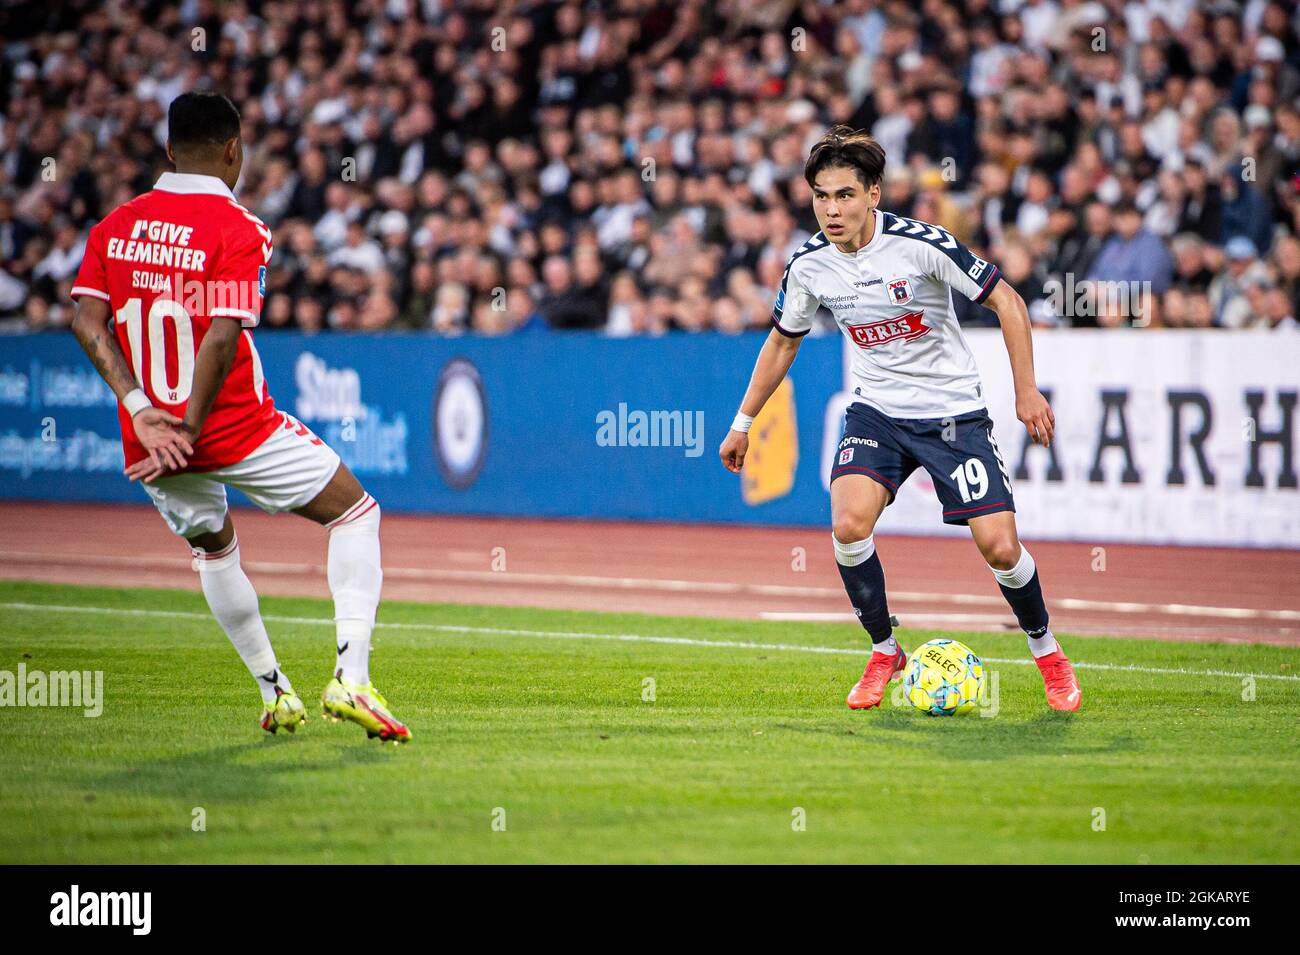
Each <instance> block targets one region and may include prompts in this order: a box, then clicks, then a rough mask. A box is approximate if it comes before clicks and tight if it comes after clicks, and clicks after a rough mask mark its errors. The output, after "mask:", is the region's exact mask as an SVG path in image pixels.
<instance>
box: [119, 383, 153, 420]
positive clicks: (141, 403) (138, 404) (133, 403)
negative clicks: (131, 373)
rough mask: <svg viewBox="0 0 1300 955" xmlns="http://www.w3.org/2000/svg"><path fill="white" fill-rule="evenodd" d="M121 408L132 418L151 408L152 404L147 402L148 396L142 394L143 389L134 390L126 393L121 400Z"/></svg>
mask: <svg viewBox="0 0 1300 955" xmlns="http://www.w3.org/2000/svg"><path fill="white" fill-rule="evenodd" d="M122 407H123V408H125V409H126V413H127V414H129V415H130V416H131V417H132V418H134V417H135V416H136V415H138V414H139V413H140V412H141V411H143V410H144V409H145V408H152V407H153V402H152V401H150V400H149V396H148V395H146V394H145V393H144V389H143V388H134V389H132V390H131V391H128V392H127V393H126V396H125V397H124V398H123V399H122Z"/></svg>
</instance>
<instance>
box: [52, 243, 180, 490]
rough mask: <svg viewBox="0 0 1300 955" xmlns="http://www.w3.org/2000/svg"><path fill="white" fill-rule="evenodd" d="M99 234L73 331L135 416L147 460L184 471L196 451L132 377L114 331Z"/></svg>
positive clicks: (81, 274)
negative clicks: (151, 402)
mask: <svg viewBox="0 0 1300 955" xmlns="http://www.w3.org/2000/svg"><path fill="white" fill-rule="evenodd" d="M97 231H98V230H97V229H96V230H92V232H91V240H90V241H89V242H87V244H86V255H85V258H84V259H83V261H82V263H81V269H80V270H79V271H78V273H77V281H76V284H75V285H74V287H73V290H72V293H73V295H74V296H75V297H76V300H77V314H76V315H75V316H74V317H73V319H72V333H73V334H74V335H76V336H77V341H78V342H79V343H80V345H81V348H82V351H84V352H85V353H86V355H87V356H88V357H89V358H90V361H91V363H92V364H94V366H95V370H96V371H97V372H99V376H100V377H101V378H103V379H104V381H105V382H106V383H107V384H108V387H110V388H112V389H113V394H114V395H116V396H117V400H118V401H119V402H121V403H122V405H123V406H124V407H126V408H127V409H128V410H129V411H130V412H131V424H132V426H133V427H134V428H135V436H136V437H137V438H139V440H140V444H141V445H143V446H144V449H145V450H146V451H148V452H149V460H150V461H151V462H152V463H153V465H154V466H155V467H157V468H158V470H159V471H160V472H161V471H162V470H165V469H166V468H183V467H184V466H185V460H186V457H187V456H188V455H191V454H193V453H194V448H193V446H192V445H191V444H190V442H189V441H188V440H187V439H186V437H185V435H183V434H181V433H180V431H178V430H177V429H176V426H177V425H179V424H180V423H181V419H180V418H178V417H176V416H175V415H173V414H171V413H170V412H168V411H166V410H164V409H162V408H156V407H154V406H153V405H152V404H150V403H149V398H148V396H147V395H145V393H144V390H143V389H142V388H141V387H140V385H139V383H138V382H137V381H136V380H135V376H134V375H132V374H131V367H130V365H129V364H128V363H127V360H126V355H124V354H123V353H122V346H121V345H120V344H118V341H117V336H116V335H114V334H113V330H112V328H111V327H110V322H111V321H112V312H111V310H110V307H109V296H108V291H107V289H108V281H107V278H106V276H105V270H104V260H103V256H102V249H101V248H100V243H99V242H98V241H96V240H97V238H98V236H97V235H96V233H97Z"/></svg>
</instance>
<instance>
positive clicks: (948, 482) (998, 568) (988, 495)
mask: <svg viewBox="0 0 1300 955" xmlns="http://www.w3.org/2000/svg"><path fill="white" fill-rule="evenodd" d="M905 425H906V427H907V429H908V430H909V431H910V441H911V444H910V447H911V448H912V453H913V454H914V455H915V456H916V457H917V458H918V459H919V460H920V461H921V463H922V465H924V467H925V469H926V471H928V472H929V474H930V477H931V479H932V480H933V481H934V489H935V493H936V494H937V495H938V497H939V502H940V504H942V505H943V521H944V523H945V524H966V525H969V527H970V530H971V534H972V536H973V537H974V538H975V544H976V546H978V547H979V549H980V553H981V554H983V555H984V560H985V561H986V562H987V563H988V565H989V568H990V569H991V570H992V571H993V574H994V576H995V577H996V578H997V581H998V586H999V587H1001V589H1002V595H1003V596H1004V597H1006V599H1007V603H1008V604H1010V605H1011V610H1012V612H1014V613H1015V615H1016V620H1017V621H1019V623H1020V627H1021V629H1022V630H1024V631H1025V635H1026V636H1027V638H1028V639H1029V648H1030V651H1031V652H1032V653H1033V654H1034V659H1035V661H1036V662H1037V663H1038V668H1039V670H1040V671H1042V674H1043V683H1044V686H1045V687H1046V689H1047V701H1048V703H1049V704H1051V706H1052V708H1053V709H1057V710H1077V709H1078V708H1079V702H1080V699H1081V693H1080V691H1079V682H1078V680H1077V679H1076V678H1075V675H1074V668H1073V667H1071V666H1070V661H1069V660H1068V659H1067V658H1066V656H1065V653H1064V652H1063V651H1062V650H1061V648H1060V645H1059V644H1058V643H1057V642H1056V638H1055V637H1054V636H1053V635H1052V631H1051V630H1050V629H1049V627H1048V619H1047V604H1046V603H1045V602H1044V601H1043V588H1042V586H1041V584H1040V583H1039V580H1038V570H1037V568H1036V567H1035V566H1034V558H1033V557H1031V556H1030V554H1029V551H1028V550H1027V549H1026V548H1025V547H1023V546H1022V545H1021V543H1020V537H1019V535H1018V534H1017V533H1016V515H1015V510H1016V505H1015V500H1014V499H1013V497H1012V492H1011V477H1010V475H1009V474H1008V473H1007V469H1006V465H1005V463H1004V462H1003V460H1002V453H1001V452H1000V451H999V450H998V445H997V441H996V440H995V439H994V437H993V422H992V421H991V420H990V419H989V416H988V412H986V411H984V410H982V409H981V410H979V411H974V412H970V413H968V414H964V415H959V416H957V417H954V418H942V419H929V420H924V421H914V422H906V423H905Z"/></svg>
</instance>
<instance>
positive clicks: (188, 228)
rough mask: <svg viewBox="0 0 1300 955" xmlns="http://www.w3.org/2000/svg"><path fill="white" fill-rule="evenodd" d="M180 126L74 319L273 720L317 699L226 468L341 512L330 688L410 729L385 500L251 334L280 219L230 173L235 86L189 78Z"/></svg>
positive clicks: (334, 515) (108, 221)
mask: <svg viewBox="0 0 1300 955" xmlns="http://www.w3.org/2000/svg"><path fill="white" fill-rule="evenodd" d="M167 127H168V143H167V156H168V158H169V159H171V160H172V161H173V162H174V163H175V164H176V172H174V173H171V172H169V173H164V174H163V175H162V177H161V178H160V179H159V180H158V184H157V185H156V186H155V187H154V188H153V190H152V191H150V192H147V193H145V194H144V195H142V196H139V197H137V198H135V199H132V200H131V201H130V202H128V203H126V204H124V205H122V206H119V207H118V208H117V209H115V210H113V212H111V213H109V215H108V216H107V217H106V218H105V219H104V220H103V221H102V222H100V223H99V224H98V225H96V226H95V227H94V228H93V229H91V231H90V239H89V240H88V242H87V244H86V255H85V258H84V260H83V261H82V263H81V270H80V271H79V272H78V273H77V281H76V284H75V285H74V286H73V288H72V297H73V298H75V299H76V300H77V316H76V318H75V319H74V320H73V323H72V328H73V331H74V332H75V333H76V335H77V340H78V341H79V342H81V346H82V348H84V349H85V351H86V354H87V355H89V356H90V359H91V361H93V362H94V364H95V368H96V369H97V370H98V371H99V373H100V375H101V376H103V378H104V380H105V381H106V382H108V385H109V387H110V388H112V389H113V392H114V393H115V394H116V395H117V398H118V401H119V403H120V404H119V407H118V417H119V419H120V424H121V426H122V445H123V449H124V451H125V454H126V465H127V467H126V475H127V477H129V478H130V479H131V480H133V481H141V482H143V483H144V488H145V490H146V491H147V492H148V494H149V497H150V498H152V500H153V502H154V504H155V505H156V506H157V508H158V511H159V512H160V513H161V514H162V517H163V519H164V520H165V521H166V522H167V526H168V527H170V528H171V529H172V531H173V532H174V533H176V534H178V535H179V536H181V537H183V538H185V539H186V540H187V541H188V542H189V544H190V548H191V551H192V553H193V556H194V569H195V570H197V571H198V574H199V582H200V584H201V585H202V588H203V595H204V597H206V598H207V601H208V606H209V607H210V608H211V609H212V614H213V616H215V617H216V618H217V622H218V623H219V624H220V625H221V627H222V629H223V630H225V632H226V635H227V636H228V637H230V640H231V642H232V643H233V644H234V645H235V649H236V650H237V651H238V652H239V655H240V657H241V658H242V659H243V661H244V664H245V665H246V666H247V667H248V669H249V672H250V673H251V674H252V675H253V677H254V679H255V680H256V682H257V686H258V689H259V690H261V693H262V704H263V706H262V716H261V726H262V729H264V730H267V731H268V732H271V733H274V732H275V731H276V730H277V729H286V730H288V731H290V732H293V731H294V730H296V729H297V727H298V725H299V724H300V723H301V722H302V721H303V719H304V718H305V716H304V707H303V704H302V701H301V700H300V699H299V697H298V695H297V694H296V693H295V692H294V690H293V686H292V685H291V684H290V683H289V678H288V677H287V676H286V675H285V672H284V670H283V668H282V667H281V666H280V664H279V662H278V661H277V660H276V656H275V651H274V650H273V649H272V648H271V641H270V639H269V638H268V637H267V633H266V625H265V624H264V623H263V622H262V615H261V612H260V611H259V609H258V603H257V592H256V591H255V590H253V585H252V584H251V583H250V582H249V580H248V577H246V576H245V575H244V571H243V569H242V567H241V566H240V558H239V542H238V540H237V538H236V537H235V526H234V524H233V523H232V522H231V520H230V514H229V513H228V511H227V510H226V485H227V484H230V485H233V486H235V487H237V488H239V489H240V490H241V491H243V492H244V493H245V494H246V495H247V496H248V498H249V499H250V500H251V501H252V502H253V503H254V504H256V505H258V506H259V507H261V508H262V509H263V510H265V511H269V512H273V513H274V512H278V511H293V512H294V513H295V514H301V515H302V516H303V517H306V518H308V519H310V520H312V521H315V522H316V523H318V524H321V525H323V526H324V527H325V528H327V529H328V531H329V554H328V558H327V572H328V577H329V585H330V591H331V593H332V594H333V596H334V614H335V629H336V635H337V637H338V647H337V649H338V658H337V661H336V665H335V669H334V676H333V678H332V679H331V680H330V681H329V682H328V683H327V684H326V686H325V690H324V693H323V694H322V696H321V705H322V707H323V709H324V711H325V713H326V715H327V716H329V717H332V718H334V719H340V720H342V719H346V720H351V721H352V722H354V723H357V724H359V725H360V726H362V727H363V728H364V729H365V730H366V732H367V733H368V734H369V735H370V736H371V737H379V738H380V739H383V740H392V741H394V742H405V741H407V740H409V739H410V738H411V733H410V730H408V729H407V728H406V726H404V725H403V724H402V723H401V721H400V720H398V719H397V718H396V717H395V716H394V715H393V714H392V712H391V711H390V710H389V708H388V704H387V702H386V701H385V700H384V698H383V697H382V696H381V695H380V694H379V693H378V692H377V691H376V690H375V688H374V686H373V685H372V684H371V682H370V669H369V658H370V634H371V630H372V628H373V627H374V624H375V611H376V608H377V607H378V605H379V592H380V587H381V584H382V581H383V571H382V569H381V567H380V562H379V505H378V504H377V503H376V502H375V499H374V498H372V497H371V496H370V495H369V494H367V493H366V492H365V490H364V489H363V488H362V487H361V484H360V483H359V482H358V481H357V479H356V477H354V476H353V474H352V472H351V471H350V470H348V468H347V466H346V465H344V464H343V463H342V462H341V461H340V460H339V456H338V455H337V454H335V453H334V451H333V450H331V449H330V448H329V446H328V445H326V444H325V443H324V442H323V441H321V439H320V438H318V437H316V436H315V435H314V434H312V433H311V432H310V431H309V430H308V429H307V428H306V427H305V426H304V425H302V424H301V423H299V422H298V421H297V420H295V419H294V418H292V417H291V416H289V415H287V414H285V413H284V412H283V411H280V410H278V409H277V408H276V407H275V402H274V401H273V400H272V398H271V394H270V391H269V389H268V388H267V386H266V381H265V379H264V377H263V375H262V362H261V359H259V358H258V355H257V348H256V347H255V346H254V344H253V335H252V329H253V328H255V327H256V326H257V322H258V318H259V316H260V314H261V310H262V296H263V292H264V289H265V279H266V266H267V263H268V262H269V261H270V258H271V251H272V249H271V230H270V229H268V228H267V227H266V226H265V224H263V223H262V221H261V220H260V219H258V218H257V217H256V216H255V215H253V214H252V213H251V212H249V211H248V210H247V209H245V208H244V207H243V206H241V205H240V204H239V203H237V202H236V201H235V196H234V193H233V192H232V191H231V190H232V189H233V188H234V186H235V183H236V182H238V181H239V170H240V168H241V166H242V165H243V160H244V151H243V144H242V143H241V141H240V135H239V112H238V110H236V109H235V106H234V104H233V103H231V102H230V100H228V99H226V98H225V97H224V96H219V95H216V94H211V93H185V94H183V95H181V96H179V97H177V98H176V100H175V101H173V102H172V104H171V107H170V109H169V110H168V116H167Z"/></svg>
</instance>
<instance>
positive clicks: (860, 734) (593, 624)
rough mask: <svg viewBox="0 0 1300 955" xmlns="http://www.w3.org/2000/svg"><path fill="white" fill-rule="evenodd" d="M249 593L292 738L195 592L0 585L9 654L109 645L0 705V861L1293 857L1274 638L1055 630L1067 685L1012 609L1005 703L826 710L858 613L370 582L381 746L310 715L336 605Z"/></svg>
mask: <svg viewBox="0 0 1300 955" xmlns="http://www.w3.org/2000/svg"><path fill="white" fill-rule="evenodd" d="M20 605H42V607H41V608H39V609H37V608H32V607H26V606H20ZM55 605H57V606H65V607H66V606H83V607H95V608H110V609H113V611H114V612H111V613H105V612H75V611H71V610H66V609H65V610H50V609H48V607H49V606H55ZM262 609H263V613H264V614H266V615H267V617H268V627H269V629H270V631H271V635H272V639H273V641H274V642H275V645H276V648H277V651H278V653H279V656H280V661H281V664H282V666H283V667H284V668H285V670H286V671H287V672H288V674H289V675H290V677H291V678H292V679H293V680H294V682H295V687H296V689H297V690H298V692H299V693H300V694H301V695H302V696H303V698H304V700H305V701H306V702H307V703H308V707H309V711H310V712H311V714H312V718H311V721H310V722H309V723H308V724H307V725H306V726H305V727H303V728H302V729H301V730H300V731H299V732H298V733H297V734H296V735H295V736H287V735H286V734H283V733H282V734H279V735H278V736H276V737H269V736H267V735H266V734H264V733H263V732H262V731H261V730H260V729H258V727H257V725H256V720H257V718H258V716H259V714H260V707H259V701H258V696H257V691H256V689H255V688H254V686H253V684H252V681H251V680H250V678H249V677H248V674H247V672H246V671H245V670H244V668H243V666H242V664H241V663H240V662H239V659H238V657H237V656H236V655H235V653H234V650H233V649H232V648H231V647H230V645H229V643H228V642H227V640H226V638H225V637H224V636H223V635H222V634H221V632H220V630H219V629H218V628H217V625H216V623H215V622H213V621H212V620H211V619H210V617H208V615H207V610H206V606H205V605H204V602H203V598H202V596H201V595H200V594H198V593H197V592H192V593H191V592H178V591H163V590H157V591H136V592H131V591H125V590H110V589H98V588H82V587H71V586H52V585H44V584H26V583H0V621H2V622H0V670H9V671H13V672H16V671H17V667H18V665H19V664H20V663H22V664H25V665H26V667H27V669H28V670H29V671H31V670H43V671H58V670H73V669H75V670H100V671H103V674H104V708H103V713H102V715H100V716H99V717H98V718H86V717H85V716H83V715H82V712H81V710H79V709H65V708H52V707H45V708H8V707H6V708H0V765H3V767H4V769H3V783H2V784H0V862H96V863H98V862H204V863H217V862H221V863H228V862H253V863H263V864H273V863H277V862H325V863H333V862H362V861H393V862H580V861H596V862H872V863H876V862H899V863H902V862H907V863H928V864H956V863H969V862H979V863H990V862H992V863H1000V862H1084V863H1100V862H1119V863H1140V862H1151V863H1198V862H1206V863H1208V862H1216V863H1220V862H1292V863H1294V862H1297V861H1300V848H1298V847H1300V838H1297V837H1298V836H1300V748H1298V747H1297V745H1296V732H1297V726H1298V724H1297V719H1298V718H1300V680H1297V677H1298V676H1300V659H1298V657H1300V654H1297V652H1296V651H1295V650H1292V649H1286V648H1278V647H1267V646H1243V645H1231V646H1230V645H1209V644H1179V643H1164V642H1156V641H1141V640H1119V639H1097V638H1083V637H1068V636H1067V637H1063V640H1064V642H1065V644H1066V649H1067V651H1068V652H1069V653H1070V655H1071V657H1072V658H1073V659H1074V660H1075V661H1076V663H1081V664H1083V666H1081V667H1080V668H1079V677H1080V680H1081V682H1082V684H1083V689H1084V707H1083V710H1082V711H1081V712H1079V713H1077V714H1061V713H1053V712H1050V711H1049V710H1048V709H1047V706H1046V703H1045V701H1044V699H1043V693H1042V684H1041V681H1040V679H1039V676H1038V672H1037V670H1036V669H1035V668H1034V667H1032V666H1028V665H1024V664H1025V663H1027V662H1028V658H1027V653H1026V650H1025V647H1024V638H1023V637H1022V636H1020V635H1018V634H1016V635H1011V634H1007V635H1000V634H999V635H989V634H970V635H966V636H965V637H963V639H965V640H967V641H968V642H969V643H970V644H971V646H972V647H974V648H975V650H976V652H978V653H980V654H981V655H983V656H984V657H985V658H986V660H990V661H996V660H1005V661H1015V662H1004V663H998V662H989V664H988V669H989V671H990V672H996V673H997V674H998V697H997V702H998V711H997V715H996V716H993V717H988V718H986V717H979V716H966V717H958V718H948V719H945V718H934V717H928V716H926V715H924V714H922V713H919V712H915V711H912V710H908V709H902V708H894V707H890V706H889V705H888V701H887V703H886V706H885V708H884V709H882V710H874V711H870V712H866V713H852V712H850V711H849V710H847V709H846V708H845V706H844V695H845V693H846V692H847V690H848V688H849V686H850V685H851V684H852V683H853V681H854V680H855V679H856V678H857V677H858V675H859V674H860V672H861V666H862V663H863V660H864V655H863V653H862V650H863V646H864V645H863V641H862V638H861V637H860V635H859V634H858V632H857V631H856V629H855V628H854V627H851V626H848V625H827V624H803V625H797V624H777V623H754V622H747V621H728V620H700V619H684V618H670V617H651V616H638V615H631V614H612V613H611V614H597V613H570V612H560V611H546V610H529V609H501V608H489V607H468V606H432V605H420V604H402V603H391V602H390V603H386V604H385V605H384V607H383V608H382V610H381V625H382V626H381V628H380V629H379V630H377V631H376V635H375V642H374V655H373V675H374V677H375V681H376V684H377V685H378V686H379V687H380V689H381V690H383V691H384V693H385V694H386V695H387V696H388V698H389V700H390V702H391V703H392V704H393V707H394V709H395V710H396V712H397V713H398V715H399V716H401V717H403V718H404V719H405V720H407V721H408V722H409V724H410V725H411V727H412V729H413V731H414V733H415V741H414V742H413V743H412V744H411V745H409V746H407V747H402V748H398V747H396V746H393V745H386V746H385V745H381V744H379V743H378V742H371V741H367V740H366V739H365V734H364V733H363V732H362V731H361V730H360V729H358V728H357V727H354V726H351V725H348V724H341V725H335V724H330V723H327V722H325V721H324V720H322V719H321V718H320V717H319V715H318V713H319V707H318V695H319V693H320V690H321V687H322V685H323V683H324V680H325V679H326V678H327V677H328V673H329V669H330V667H331V665H332V663H333V652H334V650H333V642H332V630H331V629H330V627H328V626H322V625H320V624H319V623H315V622H313V621H319V620H327V619H328V617H329V616H330V605H329V604H328V603H327V602H326V601H321V600H306V599H275V598H264V599H263V601H262ZM137 611H146V613H138V612H137ZM904 623H906V619H904ZM394 625H398V626H394ZM507 631H514V632H507ZM521 631H523V632H521ZM541 631H547V632H550V633H551V635H541V634H540V632H541ZM596 635H615V636H618V637H619V638H617V639H602V638H600V637H598V636H596ZM931 636H934V634H933V633H930V632H928V631H926V632H923V631H918V630H904V631H902V632H901V633H900V637H901V638H902V641H903V643H904V644H905V646H906V647H907V648H908V649H909V650H910V649H911V648H912V647H914V646H916V645H917V644H919V643H921V642H923V641H924V640H926V639H929V638H930V637H931ZM645 637H656V638H663V639H655V640H647V639H643V638H645ZM707 643H712V644H728V643H731V644H735V643H741V644H747V643H756V644H760V645H761V646H757V647H753V646H726V645H723V646H716V645H713V646H710V645H706V644H707ZM816 648H820V650H819V649H816ZM827 651H829V652H827ZM1106 665H1109V666H1112V667H1116V668H1114V669H1108V668H1106ZM1129 666H1131V667H1138V668H1142V669H1127V670H1126V669H1120V668H1122V667H1129ZM1163 670H1183V671H1186V672H1181V673H1169V672H1151V671H1163ZM1211 671H1214V675H1212V672H1211ZM1244 674H1254V675H1255V678H1254V680H1253V681H1251V680H1245V679H1243V675H1244ZM647 680H652V681H653V684H652V686H653V696H654V699H653V700H647V699H644V698H643V697H644V696H646V695H649V694H648V692H647V690H648V688H649V687H650V686H651V684H648V683H647V682H646V681H647ZM1252 682H1253V686H1254V692H1253V699H1249V697H1251V696H1252V693H1251V692H1250V684H1251V683H1252ZM1244 697H1245V698H1244ZM196 809H201V810H202V812H203V818H204V819H205V823H206V829H205V831H197V832H196V831H194V828H193V821H194V819H195V818H196V816H195V810H196ZM1102 813H1104V820H1103V816H1102V815H1101V814H1102ZM1103 821H1104V828H1100V825H1101V823H1102V822H1103ZM801 823H802V824H801ZM502 826H504V831H501V829H502Z"/></svg>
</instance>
